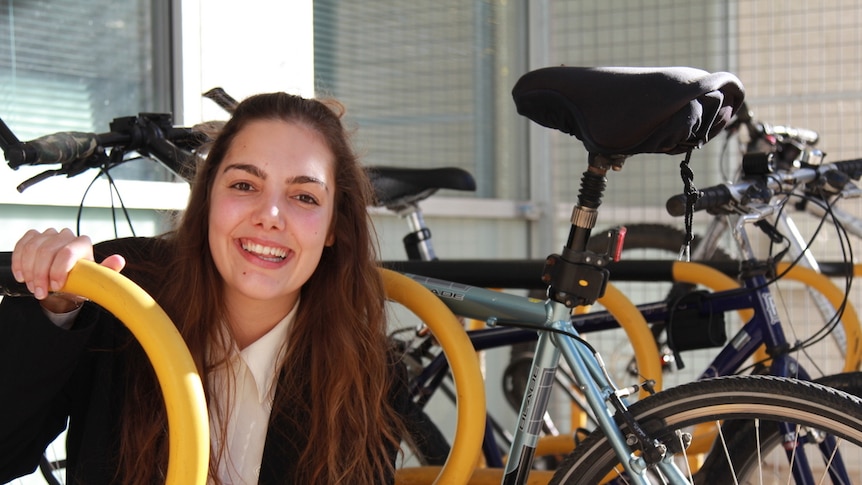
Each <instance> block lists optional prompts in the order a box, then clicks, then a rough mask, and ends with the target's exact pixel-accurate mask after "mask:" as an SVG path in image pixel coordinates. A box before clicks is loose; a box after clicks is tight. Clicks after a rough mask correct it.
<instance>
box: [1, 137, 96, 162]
mask: <svg viewBox="0 0 862 485" xmlns="http://www.w3.org/2000/svg"><path fill="white" fill-rule="evenodd" d="M98 148H99V139H98V137H97V135H96V134H95V133H83V132H76V131H66V132H60V133H54V134H51V135H45V136H42V137H39V138H36V139H34V140H31V141H27V142H23V143H19V144H17V145H13V146H10V147H9V148H7V149H6V160H7V161H8V162H9V166H10V167H12V168H15V169H17V168H18V167H20V166H22V165H50V164H55V163H58V164H63V163H68V162H73V161H75V160H79V159H84V158H87V157H89V156H91V155H92V154H93V153H95V152H96V150H97V149H98Z"/></svg>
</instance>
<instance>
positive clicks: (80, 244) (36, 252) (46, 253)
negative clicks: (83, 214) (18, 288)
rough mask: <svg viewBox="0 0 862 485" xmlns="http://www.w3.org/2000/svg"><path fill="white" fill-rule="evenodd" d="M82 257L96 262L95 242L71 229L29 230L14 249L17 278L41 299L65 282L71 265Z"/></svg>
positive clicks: (13, 259)
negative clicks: (94, 255) (94, 253)
mask: <svg viewBox="0 0 862 485" xmlns="http://www.w3.org/2000/svg"><path fill="white" fill-rule="evenodd" d="M81 259H87V260H89V261H93V243H92V241H91V240H90V238H89V237H87V236H75V235H74V233H72V231H71V230H69V229H63V230H61V231H59V232H58V231H57V230H55V229H48V230H45V231H43V232H38V231H33V230H31V231H27V233H26V234H24V236H23V237H22V238H21V239H20V240H19V241H18V243H17V244H16V245H15V249H14V251H13V252H12V272H13V274H14V275H15V279H16V280H18V281H19V282H23V283H26V285H27V288H28V289H29V290H30V291H31V292H32V293H33V295H34V296H35V297H36V298H37V299H39V300H42V299H44V298H45V297H46V296H48V292H49V291H57V290H59V289H60V288H62V287H63V285H65V284H66V278H67V276H68V274H69V271H70V270H71V269H72V267H74V266H75V263H77V262H78V261H79V260H81Z"/></svg>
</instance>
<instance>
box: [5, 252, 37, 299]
mask: <svg viewBox="0 0 862 485" xmlns="http://www.w3.org/2000/svg"><path fill="white" fill-rule="evenodd" d="M29 295H32V293H30V290H28V289H27V285H25V284H24V283H18V282H17V281H15V277H14V276H12V253H11V252H9V251H3V252H0V296H29Z"/></svg>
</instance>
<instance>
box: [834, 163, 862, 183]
mask: <svg viewBox="0 0 862 485" xmlns="http://www.w3.org/2000/svg"><path fill="white" fill-rule="evenodd" d="M832 165H834V166H835V168H836V169H838V170H840V171H842V172H844V173H845V174H847V176H849V177H850V178H852V179H854V180H858V179H859V177H862V158H857V159H855V160H844V161H840V162H832Z"/></svg>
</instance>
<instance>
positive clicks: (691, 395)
mask: <svg viewBox="0 0 862 485" xmlns="http://www.w3.org/2000/svg"><path fill="white" fill-rule="evenodd" d="M860 409H862V400H860V399H859V398H858V397H856V396H852V395H850V394H848V393H844V392H841V391H838V390H835V389H832V388H829V387H826V386H822V385H819V384H816V383H813V382H806V381H799V380H794V379H787V378H779V377H773V376H730V377H717V378H714V379H708V380H703V381H697V382H692V383H689V384H683V385H680V386H677V387H673V388H670V389H667V390H665V391H662V392H659V393H657V394H655V395H653V396H650V397H648V398H646V399H642V400H640V401H638V402H636V403H634V404H633V405H632V406H631V407H630V411H631V414H632V416H633V417H634V418H635V419H636V420H637V421H638V423H640V424H641V426H642V427H643V428H644V429H646V430H647V432H648V433H650V434H651V435H652V436H653V437H655V438H659V439H662V438H665V439H666V438H667V437H669V436H670V437H672V436H674V432H675V431H676V430H678V429H682V428H685V427H688V426H691V425H696V424H704V423H715V422H719V421H721V422H723V423H724V426H727V425H728V423H730V422H731V421H733V420H734V419H737V420H738V419H750V418H758V419H759V420H760V421H761V422H768V421H780V422H788V423H798V424H801V425H805V426H811V427H815V428H817V429H820V430H823V431H825V432H827V433H828V434H830V435H832V436H837V437H840V438H841V439H844V440H846V441H847V443H844V445H848V446H849V445H850V444H851V443H852V445H854V446H856V447H862V412H860ZM622 429H623V430H624V432H625V429H626V427H625V426H622ZM667 442H668V443H670V441H667ZM767 444H768V443H767ZM671 446H673V445H672V444H671ZM842 446H843V445H842ZM714 452H721V451H719V450H715V451H714ZM617 466H619V459H618V458H617V456H616V455H615V454H614V451H613V449H612V448H611V446H610V444H609V442H608V440H607V438H606V437H605V435H604V433H602V432H601V431H595V432H593V433H591V434H590V435H589V436H588V437H587V438H586V439H585V440H584V441H583V442H582V443H581V444H579V445H578V446H576V447H575V450H574V451H573V452H572V454H571V455H569V456H568V457H567V458H566V459H565V460H564V461H563V463H562V464H561V465H560V467H559V468H558V469H557V471H556V473H555V474H554V477H553V479H552V480H551V482H550V483H551V485H557V484H569V483H601V482H602V480H603V479H604V478H605V477H606V476H607V475H608V474H609V473H611V472H612V471H613V470H614V468H615V467H617ZM699 472H700V474H698V475H695V481H694V483H699V481H698V479H699V478H702V475H701V474H702V473H706V472H713V473H714V472H716V470H715V469H714V468H712V469H709V470H705V469H704V468H701V469H700V470H699ZM703 483H732V482H716V481H714V479H713V477H711V476H710V477H709V481H708V482H707V481H704V482H703Z"/></svg>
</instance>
